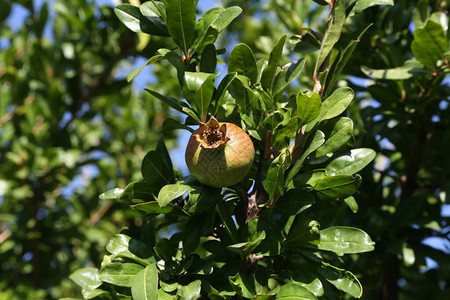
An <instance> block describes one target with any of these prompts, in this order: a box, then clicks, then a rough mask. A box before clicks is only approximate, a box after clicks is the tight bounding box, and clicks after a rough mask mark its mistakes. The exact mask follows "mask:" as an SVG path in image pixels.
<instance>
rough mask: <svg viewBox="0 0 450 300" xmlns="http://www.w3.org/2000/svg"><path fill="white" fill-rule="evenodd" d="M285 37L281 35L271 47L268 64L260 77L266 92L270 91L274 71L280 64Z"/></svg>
mask: <svg viewBox="0 0 450 300" xmlns="http://www.w3.org/2000/svg"><path fill="white" fill-rule="evenodd" d="M286 38H287V35H286V34H285V35H283V36H282V37H281V38H280V40H279V41H278V42H277V43H276V44H275V46H273V48H272V51H271V52H270V56H269V63H268V64H267V66H266V67H265V68H264V70H263V72H262V76H261V84H262V86H263V88H264V89H265V90H266V91H272V89H273V83H274V80H275V75H276V71H277V68H278V65H279V64H280V60H281V55H282V53H283V48H284V44H285V43H286Z"/></svg>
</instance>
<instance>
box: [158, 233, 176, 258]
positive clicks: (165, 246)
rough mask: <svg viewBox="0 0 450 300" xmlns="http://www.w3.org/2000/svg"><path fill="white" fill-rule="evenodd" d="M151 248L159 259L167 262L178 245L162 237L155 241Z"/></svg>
mask: <svg viewBox="0 0 450 300" xmlns="http://www.w3.org/2000/svg"><path fill="white" fill-rule="evenodd" d="M153 250H154V251H155V253H156V254H157V255H158V257H159V258H160V259H162V260H164V261H165V262H167V263H169V262H171V261H172V257H174V256H175V255H176V253H177V251H178V245H177V243H175V242H174V241H171V240H168V239H166V238H163V239H161V240H159V241H158V242H157V243H156V245H155V247H154V248H153Z"/></svg>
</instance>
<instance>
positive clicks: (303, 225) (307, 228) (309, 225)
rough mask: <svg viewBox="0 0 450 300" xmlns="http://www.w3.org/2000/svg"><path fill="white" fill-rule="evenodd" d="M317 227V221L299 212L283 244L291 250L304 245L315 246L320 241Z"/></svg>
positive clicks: (318, 226) (318, 227)
mask: <svg viewBox="0 0 450 300" xmlns="http://www.w3.org/2000/svg"><path fill="white" fill-rule="evenodd" d="M319 229H320V224H319V222H317V221H316V220H313V219H311V218H310V217H307V216H306V215H303V214H299V215H297V217H296V218H295V222H294V224H293V225H292V227H291V229H290V230H289V234H288V236H287V238H286V241H285V246H286V247H287V248H288V249H293V250H299V249H300V248H301V247H305V246H306V247H315V246H316V245H317V244H319V241H320V235H319Z"/></svg>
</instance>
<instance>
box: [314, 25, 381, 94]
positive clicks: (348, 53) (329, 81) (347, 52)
mask: <svg viewBox="0 0 450 300" xmlns="http://www.w3.org/2000/svg"><path fill="white" fill-rule="evenodd" d="M371 26H372V24H369V25H368V26H367V27H366V28H365V29H364V30H363V31H362V32H361V33H360V35H359V36H358V37H357V38H356V39H354V40H353V39H352V40H351V41H350V42H349V43H348V45H347V47H345V48H344V49H342V50H340V51H339V54H338V56H337V58H336V59H335V61H334V62H333V65H332V66H331V68H330V71H329V73H328V74H327V76H326V81H325V87H324V93H323V96H324V97H325V98H327V97H328V96H329V94H330V93H331V91H332V90H333V89H334V87H335V85H336V83H337V82H338V80H339V78H340V74H341V72H342V71H343V70H344V67H345V66H346V65H347V62H348V60H349V59H351V57H352V54H353V51H354V50H355V48H356V46H357V45H358V44H359V43H360V42H361V39H362V37H363V35H364V34H365V33H366V31H367V30H368V29H369V28H370V27H371Z"/></svg>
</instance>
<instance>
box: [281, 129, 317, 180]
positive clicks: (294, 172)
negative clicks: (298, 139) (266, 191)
mask: <svg viewBox="0 0 450 300" xmlns="http://www.w3.org/2000/svg"><path fill="white" fill-rule="evenodd" d="M323 143H325V134H324V133H323V132H322V131H320V130H317V131H316V133H315V134H314V137H313V138H312V141H311V143H310V144H309V146H308V148H306V150H305V151H304V152H303V154H302V156H300V158H298V159H297V161H296V162H295V163H294V165H293V167H292V169H291V170H290V171H289V173H288V176H287V178H286V183H287V184H289V183H290V182H291V181H292V179H294V176H295V175H297V173H298V172H299V171H300V168H301V167H302V165H303V162H304V161H305V159H306V158H307V157H308V155H310V154H311V153H313V152H314V151H316V150H317V148H319V147H320V146H322V145H323Z"/></svg>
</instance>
